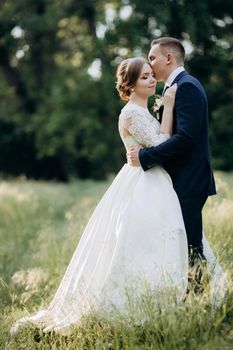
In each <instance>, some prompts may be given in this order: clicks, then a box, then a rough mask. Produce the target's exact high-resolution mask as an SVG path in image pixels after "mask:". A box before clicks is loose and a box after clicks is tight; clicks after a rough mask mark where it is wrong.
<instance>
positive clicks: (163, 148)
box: [139, 83, 205, 170]
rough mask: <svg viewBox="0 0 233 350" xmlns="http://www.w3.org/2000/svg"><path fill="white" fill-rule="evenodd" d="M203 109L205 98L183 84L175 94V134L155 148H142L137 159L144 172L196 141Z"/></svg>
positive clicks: (190, 85) (183, 150) (191, 86)
mask: <svg viewBox="0 0 233 350" xmlns="http://www.w3.org/2000/svg"><path fill="white" fill-rule="evenodd" d="M204 109H205V97H204V95H203V94H202V93H201V91H200V90H199V89H198V88H197V87H196V86H195V85H193V84H192V83H183V84H182V85H181V86H180V87H179V88H178V90H177V92H176V104H175V110H176V123H177V128H176V133H175V134H173V136H172V137H171V138H170V139H168V140H167V141H165V142H164V143H161V144H160V145H158V146H156V147H150V148H143V149H141V150H140V151H139V159H140V163H141V166H142V168H143V169H144V170H148V169H150V168H153V167H154V166H156V165H160V164H164V163H166V162H168V161H169V160H171V159H173V158H175V157H176V156H178V155H180V154H182V153H183V152H185V151H187V149H188V148H190V147H192V145H193V144H194V143H195V142H197V141H198V136H199V134H200V130H201V124H202V121H203V116H204Z"/></svg>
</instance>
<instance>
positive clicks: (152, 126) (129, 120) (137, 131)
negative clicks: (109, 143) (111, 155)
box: [120, 106, 170, 147]
mask: <svg viewBox="0 0 233 350" xmlns="http://www.w3.org/2000/svg"><path fill="white" fill-rule="evenodd" d="M159 130H160V123H159V122H158V121H157V120H156V119H155V118H153V117H152V115H151V114H150V113H149V111H147V109H145V108H142V107H139V106H132V107H131V106H130V107H129V108H125V110H122V112H121V115H120V131H121V134H122V136H123V137H126V136H127V135H131V136H132V137H133V138H134V140H135V141H136V142H137V143H138V144H140V145H141V146H143V147H151V146H157V145H159V144H160V143H162V142H164V141H166V140H167V139H168V138H170V135H169V134H161V133H160V131H159Z"/></svg>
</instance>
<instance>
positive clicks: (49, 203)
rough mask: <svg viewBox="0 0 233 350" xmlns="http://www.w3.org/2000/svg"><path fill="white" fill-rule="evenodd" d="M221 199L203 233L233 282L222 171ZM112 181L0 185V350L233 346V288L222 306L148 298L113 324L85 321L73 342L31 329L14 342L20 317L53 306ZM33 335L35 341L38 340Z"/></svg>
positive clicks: (231, 227) (213, 200)
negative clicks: (12, 333) (13, 331)
mask: <svg viewBox="0 0 233 350" xmlns="http://www.w3.org/2000/svg"><path fill="white" fill-rule="evenodd" d="M216 178H217V187H218V196H213V197H210V198H209V199H208V202H207V205H206V206H205V210H204V226H205V233H206V236H207V238H208V240H209V242H210V245H211V247H212V249H213V251H214V253H215V254H216V256H217V257H218V260H219V261H220V263H221V264H222V266H223V267H224V269H225V271H227V273H228V275H229V278H230V280H232V277H233V181H232V179H233V176H232V174H231V175H229V174H224V173H217V174H216ZM108 185H109V182H108V183H107V182H99V183H98V182H92V181H75V182H72V183H70V184H68V185H63V184H56V183H48V182H47V183H46V182H34V181H9V182H2V183H1V184H0V212H1V216H0V300H1V301H0V303H1V304H0V305H1V315H0V324H1V327H0V348H1V349H7V350H19V349H28V350H33V349H43V350H44V349H87V350H89V349H99V350H103V349H109V350H110V349H111V350H115V349H132V350H137V349H156V350H157V349H158V350H160V349H161V350H168V349H169V350H172V349H174V350H177V349H184V350H187V349H188V350H192V349H195V350H199V349H200V350H203V349H204V350H217V349H221V350H222V349H225V350H227V349H230V348H231V345H232V341H233V331H232V329H233V291H232V290H231V288H230V290H229V293H228V295H227V297H226V299H225V301H224V303H223V304H222V305H220V306H219V307H218V308H217V309H214V308H213V307H211V304H210V301H209V295H208V291H206V292H205V293H204V294H202V295H201V296H200V295H199V296H195V295H190V296H189V298H188V299H187V300H186V302H185V303H180V304H177V305H176V306H175V307H174V301H173V302H171V303H169V302H168V300H167V303H166V306H167V307H166V308H164V307H161V304H159V303H158V299H155V298H154V296H151V295H150V294H148V295H145V298H144V299H143V300H142V301H141V302H138V303H137V304H132V305H133V308H134V311H135V310H136V311H137V310H139V309H140V310H142V309H143V312H144V321H143V322H141V323H140V322H139V323H138V322H137V321H136V320H135V319H134V314H135V312H131V313H128V314H127V315H125V314H120V312H119V313H116V314H115V316H114V317H113V318H111V319H108V318H104V317H102V316H101V315H100V314H98V313H93V314H90V315H89V316H87V317H85V319H84V321H83V323H82V325H81V326H80V327H78V328H77V329H75V330H74V333H73V334H72V335H71V336H70V337H62V336H58V335H56V334H50V335H49V334H47V335H42V334H40V331H38V333H36V334H35V330H34V329H32V328H30V327H28V328H27V329H24V330H22V331H21V332H20V333H19V335H18V336H17V337H15V338H10V336H9V329H10V326H11V325H12V323H13V322H14V321H15V320H17V319H18V318H20V317H23V316H26V315H30V314H32V313H33V312H35V311H37V310H38V309H39V308H40V307H42V306H46V305H48V303H49V301H50V300H51V298H52V297H53V295H54V292H55V291H56V289H57V287H58V285H59V282H60V280H61V277H62V275H63V274H64V272H65V269H66V267H67V264H68V263H69V261H70V258H71V256H72V254H73V252H74V250H75V248H76V245H77V243H78V241H79V239H80V237H81V234H82V232H83V229H84V227H85V225H86V223H87V221H88V219H89V217H90V215H91V213H92V211H93V210H94V208H95V206H96V204H97V203H98V200H99V199H100V198H101V196H102V194H103V193H104V191H105V189H106V188H107V187H108ZM35 338H36V340H37V341H36V340H35Z"/></svg>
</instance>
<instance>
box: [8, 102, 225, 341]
mask: <svg viewBox="0 0 233 350" xmlns="http://www.w3.org/2000/svg"><path fill="white" fill-rule="evenodd" d="M126 130H128V131H129V133H130V135H129V134H128V135H127V134H126V133H125V131H126ZM159 130H160V124H159V122H158V121H157V120H156V119H155V118H154V117H153V116H152V115H151V114H150V113H149V111H148V110H147V109H145V108H143V107H140V106H137V105H135V104H132V103H128V104H127V105H126V106H125V107H124V108H123V109H122V112H121V114H120V117H119V132H120V135H121V138H122V140H123V143H124V145H125V147H126V149H128V148H129V147H131V146H142V147H150V146H153V145H158V144H159V143H161V142H164V141H165V140H166V139H167V138H168V137H169V136H168V135H162V134H160V133H159ZM204 250H205V254H206V256H207V259H208V262H210V265H211V266H212V272H213V273H212V276H213V277H212V282H211V283H212V285H213V289H217V288H218V285H219V283H218V282H219V278H220V277H221V276H222V275H223V272H222V270H221V268H220V266H219V265H218V264H217V263H216V259H215V258H214V256H213V254H212V251H211V250H210V248H209V246H208V244H207V242H206V240H205V239H204ZM187 252H188V250H187V240H186V233H185V228H184V223H183V219H182V213H181V209H180V205H179V201H178V198H177V195H176V193H175V191H174V189H173V186H172V182H171V179H170V177H169V175H168V173H167V172H166V171H165V170H164V169H163V168H162V167H160V166H157V167H154V168H152V169H150V170H148V171H146V172H144V171H143V169H142V168H141V167H132V166H130V165H128V164H125V165H124V166H123V168H122V169H121V170H120V172H119V173H118V174H117V176H116V177H115V179H114V181H113V183H112V184H111V186H110V187H109V188H108V190H107V191H106V193H105V195H104V196H103V198H102V199H101V201H100V202H99V204H98V206H97V207H96V209H95V211H94V213H93V215H92V216H91V218H90V220H89V222H88V224H87V226H86V228H85V230H84V232H83V235H82V237H81V239H80V242H79V244H78V246H77V248H76V250H75V252H74V254H73V257H72V259H71V261H70V264H69V266H68V268H67V270H66V272H65V274H64V277H63V279H62V281H61V284H60V286H59V288H58V290H57V292H56V294H55V296H54V298H53V299H52V301H51V303H50V305H49V306H48V308H47V309H43V310H40V311H39V312H38V313H37V314H35V315H34V316H31V317H24V318H22V319H20V320H18V321H17V322H16V323H15V324H14V325H13V326H12V328H11V333H12V334H14V333H16V332H17V331H18V329H19V328H20V327H21V326H25V325H27V324H30V323H31V324H34V325H35V326H37V327H41V328H43V330H44V332H48V331H50V330H54V331H55V332H58V333H61V334H66V333H68V332H69V330H70V328H71V326H76V325H78V323H79V321H80V320H81V318H82V316H83V315H87V314H88V312H89V311H90V310H92V309H95V310H97V311H98V310H100V311H101V310H103V309H108V308H109V309H110V308H111V307H112V306H114V307H115V308H118V309H120V310H124V308H125V307H126V304H127V295H128V293H126V291H127V290H129V289H130V288H131V289H130V290H133V295H134V297H135V301H136V299H137V298H140V296H141V295H142V294H143V293H144V292H145V286H146V287H147V288H149V289H150V290H151V291H152V292H153V293H154V295H155V296H156V292H157V291H158V292H159V291H163V290H169V288H168V287H171V288H172V289H173V290H175V291H176V296H177V300H178V301H179V300H180V301H181V300H182V299H183V297H184V295H185V292H186V288H187V274H188V253H187ZM221 293H222V289H221Z"/></svg>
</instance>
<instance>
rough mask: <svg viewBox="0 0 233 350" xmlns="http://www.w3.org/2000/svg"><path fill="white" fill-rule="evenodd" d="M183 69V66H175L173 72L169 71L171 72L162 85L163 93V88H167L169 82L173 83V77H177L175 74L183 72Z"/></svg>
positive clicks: (169, 84)
mask: <svg viewBox="0 0 233 350" xmlns="http://www.w3.org/2000/svg"><path fill="white" fill-rule="evenodd" d="M184 70H185V69H184V67H183V66H180V67H177V68H176V69H174V71H173V72H171V74H170V75H169V77H168V78H167V81H166V83H165V85H164V88H163V94H164V92H165V90H166V89H167V88H169V87H170V86H171V84H172V83H173V81H174V80H175V78H176V77H177V75H179V74H180V73H181V72H183V71H184Z"/></svg>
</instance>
